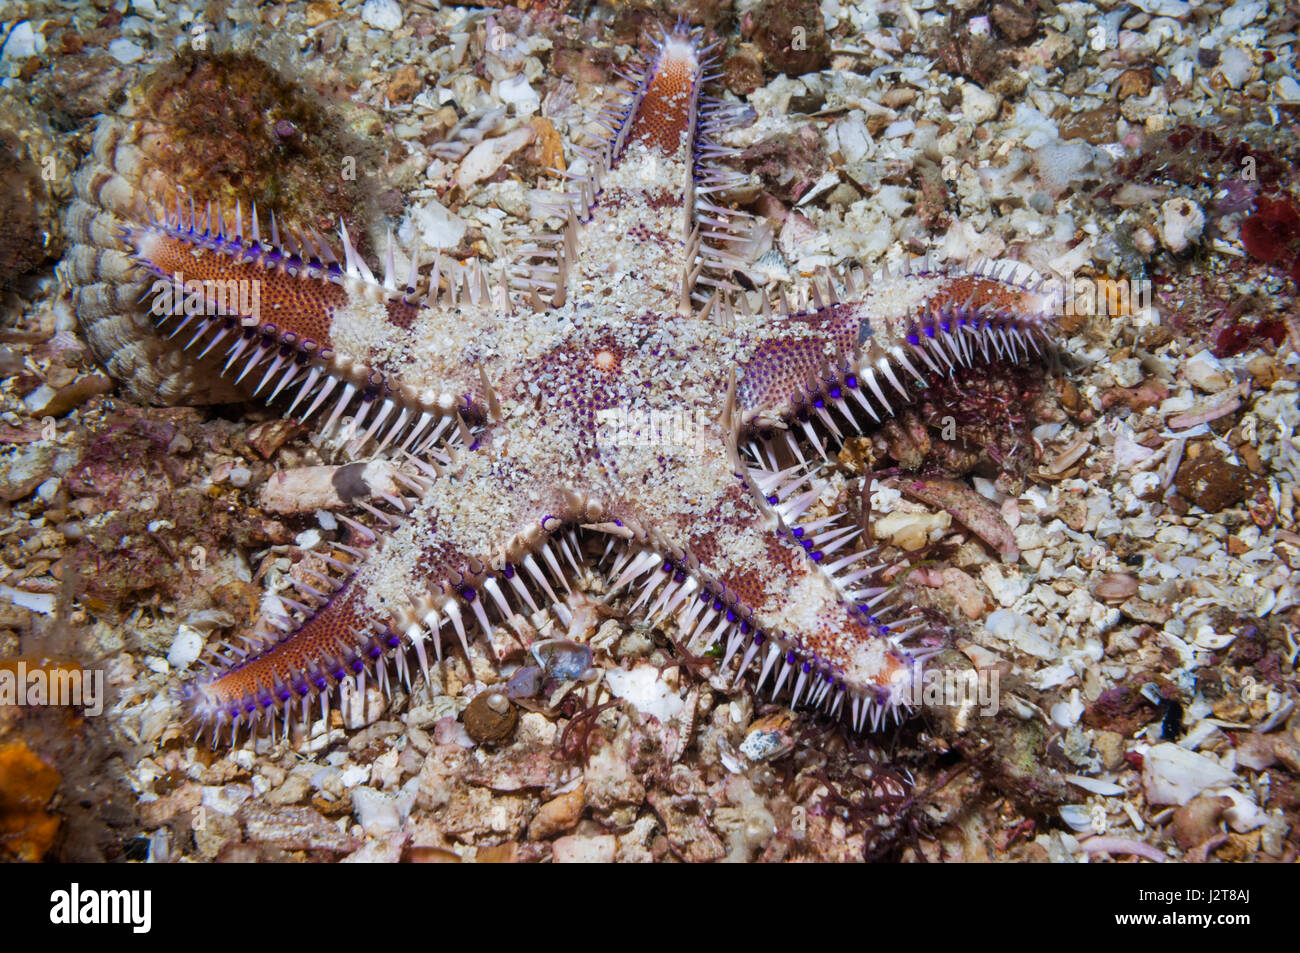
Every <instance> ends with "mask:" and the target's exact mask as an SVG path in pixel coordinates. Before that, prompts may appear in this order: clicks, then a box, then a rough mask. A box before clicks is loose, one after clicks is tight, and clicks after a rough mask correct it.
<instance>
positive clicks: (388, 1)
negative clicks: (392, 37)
mask: <svg viewBox="0 0 1300 953" xmlns="http://www.w3.org/2000/svg"><path fill="white" fill-rule="evenodd" d="M361 19H362V20H363V21H364V22H365V24H366V25H367V26H372V27H374V28H375V29H376V30H384V31H385V32H388V33H392V32H393V31H394V30H396V29H397V28H398V27H400V26H401V25H402V8H401V6H399V5H398V3H397V0H366V2H365V3H364V4H362V6H361Z"/></svg>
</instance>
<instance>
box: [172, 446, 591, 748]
mask: <svg viewBox="0 0 1300 953" xmlns="http://www.w3.org/2000/svg"><path fill="white" fill-rule="evenodd" d="M414 466H415V467H416V469H415V470H413V471H412V472H410V473H407V474H405V475H404V476H403V478H402V479H403V481H404V483H405V484H406V486H407V487H408V489H409V491H410V492H409V494H408V495H407V496H405V497H401V498H398V497H389V498H387V502H388V504H389V505H388V508H387V509H385V510H380V509H377V508H376V507H373V506H369V505H367V504H363V508H365V509H367V510H369V511H370V512H371V514H372V515H373V516H374V517H375V519H376V520H377V522H378V524H382V525H378V526H377V528H376V530H372V529H369V528H367V527H365V526H363V525H362V524H360V523H356V522H354V521H352V520H347V519H346V518H345V521H346V522H347V523H349V525H350V526H351V527H352V529H353V533H354V543H356V544H357V545H353V546H335V547H334V549H333V551H332V552H329V553H326V554H324V555H323V556H321V558H322V559H323V561H324V562H325V563H327V564H328V566H330V567H331V568H332V569H333V570H334V571H333V573H332V574H331V576H330V577H322V576H320V575H319V574H317V575H315V576H314V577H313V581H312V582H310V583H306V582H302V581H298V582H296V583H295V586H296V590H295V592H294V593H293V595H292V596H291V597H289V598H284V597H281V602H283V603H286V604H287V605H288V606H289V607H290V608H291V609H292V610H293V611H294V612H295V613H296V614H297V618H296V619H295V618H290V617H289V616H287V615H278V614H270V615H264V616H263V617H262V618H261V619H260V620H259V621H258V623H257V625H256V626H254V628H253V631H252V633H251V635H250V636H248V637H247V638H246V639H245V642H246V643H247V645H248V646H249V648H247V649H243V648H240V649H233V648H231V647H229V646H227V647H226V650H225V651H224V652H221V653H219V654H217V655H216V656H214V657H213V658H211V659H209V660H207V674H206V675H205V676H204V677H202V678H200V679H199V680H197V681H195V682H192V683H191V684H190V685H189V686H187V687H186V689H185V690H184V692H183V695H184V697H185V698H186V699H187V701H188V703H189V707H190V709H191V711H192V712H193V714H194V715H195V716H196V717H197V718H198V719H199V720H200V721H202V722H203V723H204V724H205V725H210V726H211V727H212V728H213V730H214V738H215V737H217V736H218V735H219V734H222V733H224V732H226V731H229V732H230V733H231V735H232V737H234V736H236V735H237V734H238V732H239V729H240V728H241V727H242V726H252V727H254V730H256V726H257V725H258V724H259V723H263V722H265V723H269V724H270V725H272V726H274V724H275V722H276V720H277V719H283V720H284V723H285V725H286V728H287V724H288V720H289V718H290V717H292V715H293V714H294V710H296V709H298V708H300V709H301V712H302V716H303V718H304V720H306V719H307V718H308V717H309V712H310V710H311V708H312V706H313V704H319V705H320V706H321V709H322V711H324V710H326V709H328V707H329V704H330V702H331V699H334V698H340V697H342V694H343V693H344V692H345V691H350V690H351V689H350V688H349V687H348V685H349V684H354V685H355V686H356V688H357V689H358V690H360V689H362V688H364V683H365V680H366V678H367V677H369V678H377V679H378V680H379V682H380V684H381V685H383V684H386V683H387V680H388V672H387V663H388V661H389V658H388V657H389V655H390V654H392V656H393V658H392V660H393V661H394V662H395V663H396V665H397V667H398V672H399V674H400V675H401V676H402V677H403V678H405V679H406V681H407V682H408V684H409V681H410V674H411V673H410V672H409V671H408V669H407V666H406V661H407V654H406V651H405V650H407V649H410V650H412V651H413V653H414V656H415V658H416V659H417V660H418V663H419V666H420V668H421V670H423V671H424V672H425V674H426V681H427V669H428V664H429V654H430V653H429V651H428V648H427V645H428V643H429V642H432V648H433V654H434V655H435V657H436V658H437V659H438V660H439V661H441V659H442V657H443V653H444V644H443V637H444V635H449V634H450V635H451V636H452V638H454V639H455V640H456V642H458V643H459V644H460V646H461V648H462V650H463V651H464V652H465V654H466V656H467V658H468V657H469V653H470V647H469V642H470V640H471V639H472V638H473V636H474V630H475V628H477V629H479V630H481V632H482V633H483V635H484V637H485V638H486V639H487V640H488V643H489V644H490V645H491V646H492V648H493V655H494V656H495V657H496V658H498V659H499V658H501V657H502V656H503V654H504V651H503V650H502V649H501V648H500V647H499V646H498V645H497V644H496V643H495V642H494V641H493V639H494V635H495V633H494V631H493V624H492V623H493V622H495V621H497V620H504V621H506V622H507V623H509V624H510V626H511V627H512V628H513V629H514V630H515V631H516V633H518V635H519V637H520V638H524V637H526V635H527V632H528V630H527V628H526V627H525V624H524V623H522V622H521V620H520V618H519V616H518V612H517V610H519V609H521V610H523V612H524V613H526V614H531V613H534V612H536V611H538V610H539V608H549V609H551V610H553V611H554V612H555V614H556V615H557V616H558V617H559V619H560V621H561V622H562V623H564V624H567V623H568V621H569V618H570V617H569V612H568V609H567V607H566V606H565V604H564V601H563V596H562V595H561V594H560V593H559V592H557V591H556V590H557V588H559V589H561V590H564V591H566V592H567V588H568V585H569V583H568V574H567V570H566V569H565V568H564V567H563V565H562V562H561V560H562V559H563V561H564V562H566V563H568V564H569V565H571V566H572V567H574V569H575V571H576V569H577V567H578V565H579V559H580V557H579V555H578V552H577V549H576V548H575V547H576V537H575V536H574V534H573V527H574V526H575V525H577V524H580V523H589V522H594V521H598V520H599V518H600V515H601V509H600V506H599V505H598V504H597V503H595V502H593V501H592V500H590V499H588V498H585V497H583V496H580V495H579V494H577V493H574V492H572V491H569V490H565V489H556V488H554V484H553V483H552V482H549V481H548V483H547V484H546V485H543V484H542V482H541V481H539V480H537V479H536V478H535V477H534V475H533V474H531V473H529V472H528V471H527V470H526V469H525V468H524V467H522V466H521V465H519V464H518V463H517V462H515V461H513V460H512V459H511V457H510V454H509V452H508V445H506V446H501V447H493V446H491V445H488V446H487V447H485V448H484V449H483V450H480V451H478V452H474V453H465V454H462V455H461V456H460V457H459V459H457V460H455V461H453V464H452V466H451V467H450V468H443V467H441V466H438V465H436V464H432V463H422V462H419V461H415V463H414ZM466 483H469V484H471V485H473V486H476V487H477V488H478V489H477V491H476V492H475V494H474V495H473V498H472V499H467V497H466V494H465V493H464V485H465V484H466ZM394 649H397V650H399V651H397V652H395V653H393V652H392V650H394Z"/></svg>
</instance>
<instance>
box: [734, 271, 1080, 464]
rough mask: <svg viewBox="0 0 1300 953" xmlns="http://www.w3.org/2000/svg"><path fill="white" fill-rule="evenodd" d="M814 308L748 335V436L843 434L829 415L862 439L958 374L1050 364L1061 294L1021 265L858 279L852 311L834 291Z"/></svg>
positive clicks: (743, 365)
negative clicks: (777, 431)
mask: <svg viewBox="0 0 1300 953" xmlns="http://www.w3.org/2000/svg"><path fill="white" fill-rule="evenodd" d="M813 298H814V301H815V304H816V307H815V308H814V309H813V310H811V311H806V312H800V313H794V314H784V315H780V316H777V317H775V318H771V319H762V318H756V319H752V320H751V321H750V322H749V325H748V327H747V328H746V329H745V331H744V333H743V334H742V341H743V344H742V349H741V359H740V361H739V363H740V371H741V373H740V380H739V384H738V389H737V398H738V402H739V404H740V407H741V422H742V424H743V425H744V426H745V427H746V428H747V430H748V431H750V432H753V431H761V430H764V429H766V428H769V427H777V428H785V427H791V428H794V427H802V428H803V429H804V430H805V431H809V432H810V435H811V431H810V430H809V428H810V427H811V424H810V421H811V420H812V419H813V418H817V419H819V420H820V421H821V423H822V424H823V425H825V427H826V429H828V430H830V431H832V432H834V433H836V434H838V433H839V426H838V424H837V423H836V422H835V419H834V418H833V417H832V416H831V413H830V411H831V409H832V408H833V409H835V410H837V411H838V412H839V413H840V415H841V416H842V417H843V419H844V421H845V422H847V423H848V424H849V425H850V426H851V427H853V428H854V429H856V428H857V426H858V422H859V420H862V421H865V420H868V419H870V420H872V421H874V422H876V423H879V422H880V421H881V420H882V419H884V418H885V417H887V416H892V415H893V414H894V413H895V412H896V410H897V409H898V408H900V407H901V406H903V405H905V404H908V403H911V402H912V401H913V400H915V399H916V397H917V396H918V395H919V394H920V393H921V392H922V391H924V390H925V389H926V388H928V387H929V386H930V384H931V383H933V382H934V380H936V379H938V378H943V377H947V376H950V375H952V374H954V373H955V372H956V371H957V370H959V369H961V368H965V367H971V366H973V365H977V364H993V363H998V362H1005V363H1018V362H1021V361H1024V360H1028V359H1030V358H1031V357H1032V356H1033V355H1034V354H1041V353H1042V350H1041V345H1047V344H1049V343H1050V330H1051V315H1052V314H1054V313H1056V312H1055V311H1054V304H1055V301H1056V292H1055V291H1054V289H1051V288H1048V287H1047V286H1046V285H1045V284H1044V283H1042V282H1040V281H1039V280H1038V279H1037V276H1036V275H1032V274H1031V273H1030V272H1029V270H1028V269H1027V268H1026V267H1025V266H1019V267H1018V268H1017V266H1016V265H1015V263H1000V264H994V265H991V266H983V267H981V268H978V269H975V270H972V271H970V272H963V271H957V270H950V271H940V270H935V269H933V268H931V267H929V266H928V264H924V265H920V266H919V267H916V268H910V267H909V268H908V269H906V270H905V271H903V272H899V273H895V274H889V273H883V274H880V275H877V276H875V277H874V278H872V279H870V280H869V281H866V282H865V283H863V282H862V281H861V279H858V280H857V281H854V280H853V278H852V276H851V277H850V279H849V280H848V282H846V286H845V293H844V295H843V300H841V299H840V295H839V294H838V293H837V292H836V290H835V286H834V282H833V280H832V281H828V282H827V284H826V285H825V293H824V294H823V292H822V290H821V289H817V288H815V289H814V292H813ZM813 439H814V442H815V443H817V444H818V445H819V446H820V440H818V439H817V438H815V437H814V438H813Z"/></svg>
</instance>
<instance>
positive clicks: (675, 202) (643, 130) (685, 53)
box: [523, 26, 754, 314]
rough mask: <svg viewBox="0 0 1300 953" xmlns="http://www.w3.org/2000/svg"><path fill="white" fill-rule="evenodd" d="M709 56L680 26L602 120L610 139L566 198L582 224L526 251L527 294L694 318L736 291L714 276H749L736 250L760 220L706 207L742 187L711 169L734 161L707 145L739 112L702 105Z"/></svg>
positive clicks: (573, 218)
mask: <svg viewBox="0 0 1300 953" xmlns="http://www.w3.org/2000/svg"><path fill="white" fill-rule="evenodd" d="M712 54H713V48H712V47H702V46H701V45H700V44H699V42H698V41H697V38H696V37H695V36H694V35H693V34H691V33H690V32H689V31H687V30H686V29H685V28H683V27H681V26H679V27H678V28H676V29H674V30H672V31H670V32H668V33H667V34H666V35H664V36H662V37H661V38H660V39H659V40H658V42H657V43H656V44H655V46H654V49H653V50H652V52H651V55H650V56H649V58H647V59H646V60H645V62H644V63H643V64H642V65H641V66H640V67H631V70H632V72H630V73H629V74H626V75H627V78H628V79H630V80H632V81H633V82H634V84H635V85H634V87H633V89H632V90H630V91H625V92H623V93H622V94H621V95H622V97H623V98H622V101H620V102H617V103H615V104H612V105H610V106H609V107H607V108H606V109H605V110H604V111H603V112H602V113H601V114H600V115H599V116H598V117H597V120H596V121H597V122H598V123H599V124H600V125H602V126H603V127H604V128H605V129H606V130H607V131H608V136H607V137H606V138H604V139H602V140H601V141H600V142H599V143H598V145H597V146H596V147H595V148H591V149H582V150H580V153H581V156H582V159H583V160H584V161H585V163H586V169H585V171H583V172H582V173H581V174H569V175H568V178H569V180H570V181H569V187H570V188H571V189H572V191H569V192H563V193H560V198H561V199H562V200H563V204H564V205H565V206H566V208H565V212H566V213H567V214H568V217H569V219H570V222H571V224H572V223H574V222H581V223H582V225H581V227H580V228H574V227H570V228H567V229H565V230H564V233H563V234H558V235H550V236H545V238H546V239H548V241H546V242H541V241H539V242H537V243H536V244H535V246H534V247H532V248H530V249H526V250H525V251H526V253H527V254H526V255H525V258H528V257H531V258H532V261H530V262H526V263H525V264H524V266H523V270H524V272H525V276H526V278H525V285H526V286H530V285H531V286H532V288H533V290H535V291H536V292H540V293H547V294H553V295H554V297H553V298H552V301H553V303H554V304H556V305H559V304H561V303H563V300H564V299H565V296H566V295H567V294H568V293H569V291H570V290H571V291H572V292H573V294H574V295H575V296H576V297H578V298H582V299H591V298H593V297H597V296H602V297H603V296H607V295H611V294H612V295H613V296H614V297H615V301H616V302H617V301H618V300H620V299H622V300H625V301H627V302H630V303H634V304H635V307H636V308H638V309H642V310H646V311H650V312H652V313H658V314H671V313H674V312H678V313H688V312H690V311H692V310H694V308H695V307H696V306H698V305H699V304H700V303H702V302H706V301H707V300H708V297H709V295H710V294H712V293H713V291H714V289H715V288H717V287H726V288H727V289H732V288H733V286H732V285H730V284H728V283H726V282H725V281H723V280H721V279H720V277H719V276H725V275H729V274H730V273H731V272H732V271H733V270H734V269H736V268H743V267H744V263H743V262H742V261H741V260H740V259H739V258H738V257H737V256H735V255H734V254H732V253H731V251H730V249H731V248H732V247H733V246H734V245H737V244H739V243H741V242H743V241H744V239H745V238H747V237H748V231H749V223H750V222H752V221H754V219H753V218H752V216H749V215H747V214H744V213H737V212H733V211H731V210H728V209H726V208H723V207H721V206H719V205H717V204H715V203H714V202H712V201H711V200H710V199H711V196H712V195H713V193H715V192H718V191H720V190H722V189H725V188H727V187H728V186H730V185H732V184H734V183H735V181H737V180H738V179H743V176H740V175H739V174H738V173H735V172H732V171H730V170H727V169H725V168H722V167H720V166H718V165H717V164H716V163H715V160H716V159H717V158H719V157H721V156H723V155H726V154H728V153H729V152H730V150H727V149H724V148H722V147H720V146H717V145H715V144H714V143H713V142H712V139H711V136H712V135H713V134H714V133H715V132H717V131H718V130H720V129H722V128H724V127H726V126H727V125H729V124H730V123H731V122H732V117H733V112H734V110H733V109H732V107H731V104H727V103H723V102H721V101H717V100H713V99H710V98H708V97H705V96H702V90H703V88H704V86H705V84H706V83H707V81H708V80H709V78H710V69H711V66H712V64H713V55H712ZM637 55H639V54H637ZM543 246H545V247H543ZM569 285H572V288H571V289H570V288H569Z"/></svg>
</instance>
